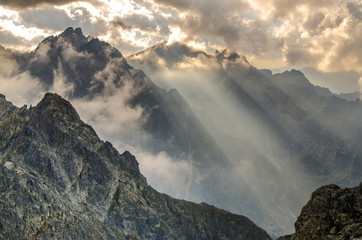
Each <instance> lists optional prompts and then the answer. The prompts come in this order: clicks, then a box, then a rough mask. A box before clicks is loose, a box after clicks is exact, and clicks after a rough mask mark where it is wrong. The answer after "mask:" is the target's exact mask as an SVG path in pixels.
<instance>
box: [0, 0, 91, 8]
mask: <svg viewBox="0 0 362 240" xmlns="http://www.w3.org/2000/svg"><path fill="white" fill-rule="evenodd" d="M70 2H77V1H76V0H2V1H1V2H0V5H2V6H5V7H11V8H28V7H36V6H38V5H41V4H46V3H47V4H50V5H63V4H67V3H70ZM83 2H93V3H94V2H98V1H97V0H87V1H85V0H84V1H83Z"/></svg>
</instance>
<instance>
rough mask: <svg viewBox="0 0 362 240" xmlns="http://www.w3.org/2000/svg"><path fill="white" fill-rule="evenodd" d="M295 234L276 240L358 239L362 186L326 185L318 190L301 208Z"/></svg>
mask: <svg viewBox="0 0 362 240" xmlns="http://www.w3.org/2000/svg"><path fill="white" fill-rule="evenodd" d="M295 231H296V232H295V233H294V234H292V235H288V236H284V237H280V238H279V239H278V240H299V239H341V240H342V239H361V238H362V183H360V185H359V186H358V187H354V188H346V189H341V188H340V187H338V186H337V185H328V186H324V187H321V188H319V189H317V190H316V191H315V192H314V193H313V194H312V197H311V199H310V200H309V202H308V203H307V205H305V206H304V207H303V209H302V212H301V214H300V216H299V217H298V220H297V222H296V223H295Z"/></svg>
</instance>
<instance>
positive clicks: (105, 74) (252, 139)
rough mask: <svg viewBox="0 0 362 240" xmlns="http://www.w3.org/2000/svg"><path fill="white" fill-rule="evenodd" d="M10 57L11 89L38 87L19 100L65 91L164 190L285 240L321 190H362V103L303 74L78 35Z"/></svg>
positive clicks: (229, 56) (225, 56)
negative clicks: (122, 47) (133, 48)
mask: <svg viewBox="0 0 362 240" xmlns="http://www.w3.org/2000/svg"><path fill="white" fill-rule="evenodd" d="M0 53H1V54H0V56H1V58H2V59H5V60H6V61H5V60H3V62H4V63H5V65H3V66H8V67H3V68H0V70H1V74H2V77H3V78H4V79H5V78H6V79H8V80H7V81H6V84H9V85H10V84H11V82H14V84H18V85H19V83H22V84H23V85H24V86H28V89H27V90H26V91H25V92H24V94H23V95H24V97H23V98H19V99H20V100H24V99H25V100H27V101H30V103H35V102H36V101H39V100H40V99H41V97H42V95H43V94H44V93H45V92H47V91H52V92H57V93H58V94H60V95H61V96H63V97H64V98H66V99H68V100H69V101H70V102H71V103H72V105H74V107H75V108H76V109H77V111H78V112H79V114H80V116H81V117H82V119H84V120H85V121H86V122H87V123H90V124H92V126H94V127H95V129H96V131H97V133H99V134H100V135H101V137H102V138H104V139H108V140H109V141H111V142H113V143H114V144H115V146H116V148H117V149H118V150H120V149H123V150H124V149H126V148H131V150H132V152H135V154H136V156H137V154H139V155H140V156H142V157H143V158H139V160H140V168H141V171H142V172H143V171H144V174H145V175H146V177H147V179H148V181H149V183H150V184H151V185H152V186H154V187H155V188H156V189H158V190H160V191H163V192H166V193H168V194H171V195H173V196H175V197H177V198H184V199H187V200H192V201H198V202H201V201H203V202H207V203H208V204H213V205H215V206H217V207H220V208H223V209H226V210H229V211H232V212H236V213H239V214H242V215H245V216H247V217H249V218H250V219H252V220H253V221H254V222H255V223H257V224H258V225H259V226H261V227H263V228H264V229H266V230H267V232H269V233H270V234H271V235H272V236H274V237H276V236H280V235H284V234H288V233H291V232H292V231H293V222H294V221H295V220H296V219H297V217H296V216H298V215H299V211H300V209H301V208H302V206H303V204H304V203H305V202H306V201H307V199H308V197H309V194H310V193H311V192H312V191H313V190H314V189H315V188H317V187H319V186H321V185H324V184H330V183H335V184H339V185H341V186H349V187H351V186H355V185H357V184H358V183H359V182H360V181H361V176H360V172H361V170H362V159H361V150H360V147H359V142H360V140H361V138H362V132H361V130H362V126H361V124H362V123H361V122H360V121H359V119H362V118H361V117H362V116H361V114H362V111H361V106H362V105H361V103H360V102H359V100H358V99H357V100H354V101H347V100H346V99H343V98H341V97H340V96H338V95H335V94H333V93H331V92H330V91H329V90H328V89H322V88H320V87H317V86H314V85H313V84H311V83H310V82H309V81H308V79H306V78H305V76H304V75H303V73H302V72H300V71H296V70H291V71H287V72H284V73H280V74H272V72H271V71H269V70H266V69H257V68H255V67H253V66H252V65H251V64H250V63H249V62H248V61H247V59H246V58H245V57H244V56H242V55H241V54H239V53H236V52H232V51H230V50H223V51H217V52H215V53H213V54H208V53H205V52H203V51H201V50H197V49H193V48H191V47H189V46H186V45H184V44H182V43H177V42H176V43H172V44H170V45H167V43H165V42H162V43H160V44H158V45H156V46H153V47H151V48H149V49H146V50H145V51H142V52H140V53H138V54H135V55H132V56H129V57H127V58H124V57H123V55H122V54H121V53H120V52H119V51H118V50H117V49H115V48H113V47H112V46H111V45H109V44H108V43H106V42H103V41H100V40H99V39H97V38H93V37H90V36H84V35H83V33H82V31H81V29H79V28H77V29H73V28H68V29H66V30H65V31H64V32H63V33H61V34H60V35H58V36H50V37H48V38H46V39H44V40H43V41H42V42H41V43H40V44H39V45H38V47H37V48H36V49H35V50H34V51H32V52H30V53H14V52H11V51H10V50H7V49H3V48H1V49H0ZM138 69H140V70H138ZM19 95H21V94H19ZM8 96H9V97H11V95H8ZM14 97H16V95H15V94H14ZM18 97H19V96H18ZM31 109H32V108H30V110H31ZM24 111H25V110H24ZM52 151H53V150H52ZM126 155H127V154H126ZM122 156H123V155H122ZM135 165H136V164H131V166H129V168H130V169H128V170H130V171H133V170H134V172H139V171H138V170H137V171H136V170H135V169H138V168H136V167H135ZM143 167H144V169H142V168H143ZM131 169H133V170H131ZM161 169H164V171H161ZM136 178H137V177H136ZM142 179H143V177H142V176H141V175H140V176H138V179H137V181H141V182H142V181H143V183H145V180H142ZM67 181H68V180H67ZM69 181H70V180H69Z"/></svg>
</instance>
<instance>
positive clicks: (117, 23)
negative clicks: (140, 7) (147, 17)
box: [111, 17, 132, 29]
mask: <svg viewBox="0 0 362 240" xmlns="http://www.w3.org/2000/svg"><path fill="white" fill-rule="evenodd" d="M111 24H112V25H114V26H115V27H121V28H122V29H131V28H132V27H131V26H130V25H128V24H127V23H125V22H124V21H123V20H122V19H121V18H120V17H116V18H114V19H113V20H112V22H111Z"/></svg>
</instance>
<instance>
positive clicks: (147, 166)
mask: <svg viewBox="0 0 362 240" xmlns="http://www.w3.org/2000/svg"><path fill="white" fill-rule="evenodd" d="M132 152H133V153H134V154H135V156H137V160H138V161H139V163H140V170H141V173H142V174H144V175H145V176H147V182H148V183H149V184H150V185H151V186H154V187H157V191H160V192H163V193H167V194H170V195H171V196H173V197H176V198H181V199H188V200H193V201H196V202H199V201H200V199H201V196H196V195H192V196H191V195H190V192H191V191H190V189H189V188H190V184H191V181H192V178H193V175H195V174H196V175H197V173H196V172H195V171H196V169H195V168H194V167H193V166H192V163H190V161H189V160H180V159H179V160H174V159H172V158H171V157H170V156H169V155H168V154H167V153H165V152H159V153H158V154H151V153H149V152H147V151H144V150H140V149H133V150H132Z"/></svg>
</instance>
